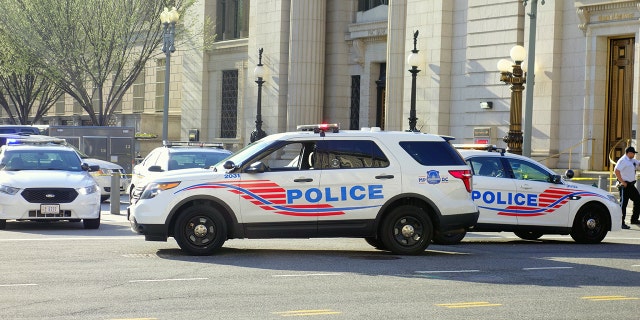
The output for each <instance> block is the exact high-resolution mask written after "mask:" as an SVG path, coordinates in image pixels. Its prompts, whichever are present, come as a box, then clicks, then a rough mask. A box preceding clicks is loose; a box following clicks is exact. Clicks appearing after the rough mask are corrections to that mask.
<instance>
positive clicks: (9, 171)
mask: <svg viewBox="0 0 640 320" xmlns="http://www.w3.org/2000/svg"><path fill="white" fill-rule="evenodd" d="M63 143H64V139H55V138H52V139H42V138H38V139H35V138H29V137H25V138H24V139H13V140H7V144H6V145H4V146H2V148H1V149H0V229H5V228H6V225H7V220H38V221H58V220H68V221H74V222H75V221H80V220H82V222H83V224H84V228H85V229H97V228H99V226H100V190H99V188H98V185H97V183H96V181H95V179H94V178H93V177H92V176H91V175H90V174H89V172H88V171H89V170H98V169H99V168H98V167H97V166H96V167H89V166H88V165H87V164H86V163H82V162H81V159H80V157H79V156H78V154H77V153H76V152H75V150H73V149H72V148H70V147H66V146H64V145H62V144H63Z"/></svg>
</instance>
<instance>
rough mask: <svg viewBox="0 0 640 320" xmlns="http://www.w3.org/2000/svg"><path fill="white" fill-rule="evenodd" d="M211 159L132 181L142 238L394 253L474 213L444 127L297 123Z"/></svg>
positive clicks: (459, 225)
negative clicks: (337, 245) (354, 244)
mask: <svg viewBox="0 0 640 320" xmlns="http://www.w3.org/2000/svg"><path fill="white" fill-rule="evenodd" d="M298 129H299V130H301V131H298V132H289V133H281V134H274V135H270V136H267V137H265V138H263V139H261V140H259V141H257V142H255V143H252V144H250V145H248V146H247V147H245V148H244V149H242V150H240V151H238V152H236V153H235V154H233V155H232V156H231V157H230V158H228V159H227V161H225V162H224V163H223V164H218V165H216V166H214V167H212V168H211V169H203V168H197V169H185V170H179V171H167V172H165V173H163V174H162V175H159V176H157V177H155V178H153V179H152V180H150V181H148V182H147V183H148V184H146V186H144V187H141V188H137V189H136V191H134V194H133V198H132V205H131V206H130V207H129V208H128V219H129V221H130V222H131V226H132V229H133V230H134V231H135V232H138V233H141V234H144V235H145V239H146V240H150V241H166V240H167V238H168V237H173V238H175V240H176V242H177V243H178V245H179V246H180V248H182V250H184V251H186V252H187V253H189V254H193V255H206V254H212V253H214V252H215V251H216V250H217V249H218V248H220V247H221V246H222V245H223V243H224V242H225V241H226V240H227V239H231V238H312V237H360V238H364V239H366V241H367V242H368V243H369V244H371V245H372V246H374V247H376V248H378V249H381V250H388V251H391V252H394V253H397V254H418V253H420V252H423V251H424V250H425V249H426V248H427V246H428V245H429V244H430V242H431V241H432V239H433V238H434V236H437V235H439V234H446V233H448V232H464V230H467V229H468V228H470V227H472V226H473V225H474V224H475V223H476V220H477V218H478V209H477V207H476V205H475V204H474V203H473V201H472V199H471V186H472V179H471V178H472V177H471V172H470V170H469V167H468V166H467V165H466V164H465V163H464V160H463V159H462V158H461V157H460V155H459V154H458V153H457V152H456V150H455V149H453V147H452V146H451V145H450V144H449V143H448V142H447V141H446V140H444V139H443V138H442V137H440V136H436V135H431V134H423V133H419V132H382V131H380V129H379V128H370V129H363V130H361V131H340V130H339V129H338V128H337V126H335V125H316V126H299V127H298Z"/></svg>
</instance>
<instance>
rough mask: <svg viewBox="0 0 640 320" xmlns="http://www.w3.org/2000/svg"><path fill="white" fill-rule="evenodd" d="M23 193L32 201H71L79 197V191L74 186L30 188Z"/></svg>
mask: <svg viewBox="0 0 640 320" xmlns="http://www.w3.org/2000/svg"><path fill="white" fill-rule="evenodd" d="M21 195H22V197H23V198H24V199H25V200H27V201H28V202H31V203H69V202H73V200H75V199H76V197H78V192H77V191H76V190H75V189H73V188H56V189H50V188H28V189H25V190H24V191H22V193H21Z"/></svg>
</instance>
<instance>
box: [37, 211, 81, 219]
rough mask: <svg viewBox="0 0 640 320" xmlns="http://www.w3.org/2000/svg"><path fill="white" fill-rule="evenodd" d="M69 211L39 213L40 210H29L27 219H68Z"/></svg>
mask: <svg viewBox="0 0 640 320" xmlns="http://www.w3.org/2000/svg"><path fill="white" fill-rule="evenodd" d="M69 217H71V210H60V213H41V212H40V210H29V218H69Z"/></svg>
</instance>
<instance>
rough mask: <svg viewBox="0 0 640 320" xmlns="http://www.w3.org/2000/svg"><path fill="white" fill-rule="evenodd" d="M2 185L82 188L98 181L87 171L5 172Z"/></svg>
mask: <svg viewBox="0 0 640 320" xmlns="http://www.w3.org/2000/svg"><path fill="white" fill-rule="evenodd" d="M0 184H3V185H7V186H11V187H14V188H68V187H73V188H80V187H87V186H90V185H95V184H96V181H95V180H94V179H93V178H92V177H91V176H90V175H88V174H87V172H86V171H60V170H19V171H3V172H2V173H1V174H0Z"/></svg>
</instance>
